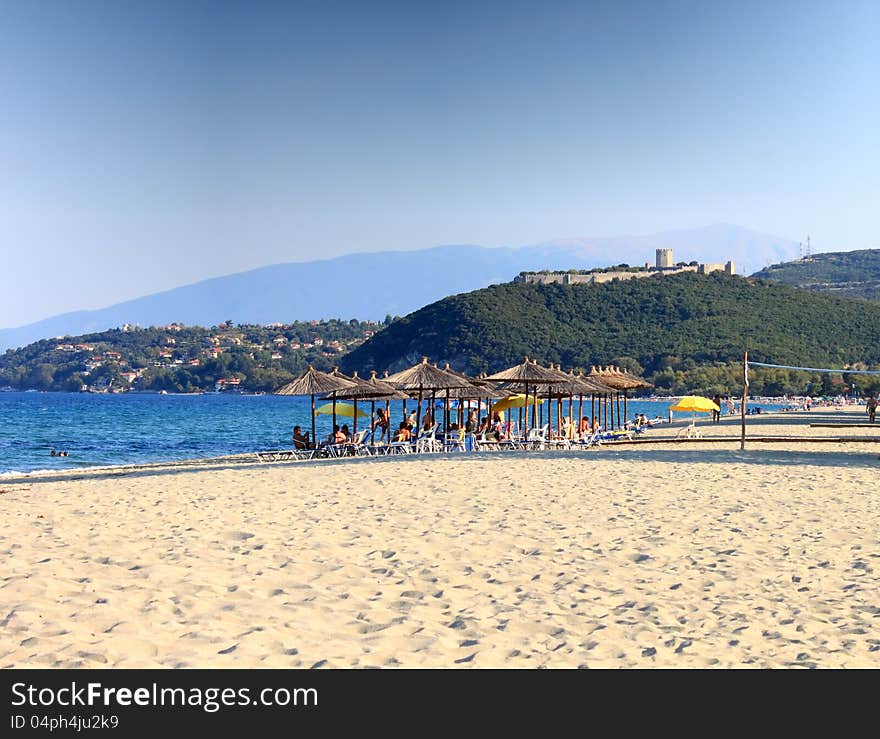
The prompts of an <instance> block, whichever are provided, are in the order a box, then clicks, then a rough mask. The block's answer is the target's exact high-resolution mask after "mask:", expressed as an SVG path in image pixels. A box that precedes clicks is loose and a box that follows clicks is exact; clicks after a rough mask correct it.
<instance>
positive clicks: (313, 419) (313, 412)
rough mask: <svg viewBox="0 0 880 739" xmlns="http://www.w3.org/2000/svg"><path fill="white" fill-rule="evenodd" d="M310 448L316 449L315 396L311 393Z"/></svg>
mask: <svg viewBox="0 0 880 739" xmlns="http://www.w3.org/2000/svg"><path fill="white" fill-rule="evenodd" d="M312 448H313V449H317V448H318V440H317V439H316V438H315V394H314V393H312Z"/></svg>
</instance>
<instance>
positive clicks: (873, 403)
mask: <svg viewBox="0 0 880 739" xmlns="http://www.w3.org/2000/svg"><path fill="white" fill-rule="evenodd" d="M865 412H866V413H867V414H868V423H874V419H875V418H876V417H877V398H875V397H874V396H873V395H869V396H868V402H867V407H866V408H865Z"/></svg>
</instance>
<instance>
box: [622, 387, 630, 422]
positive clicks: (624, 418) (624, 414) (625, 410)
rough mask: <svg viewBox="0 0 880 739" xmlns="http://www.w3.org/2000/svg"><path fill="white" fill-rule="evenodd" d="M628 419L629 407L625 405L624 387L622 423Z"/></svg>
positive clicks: (624, 394) (624, 393)
mask: <svg viewBox="0 0 880 739" xmlns="http://www.w3.org/2000/svg"><path fill="white" fill-rule="evenodd" d="M628 420H629V409H628V408H627V407H626V389H624V391H623V421H624V423H626V421H628Z"/></svg>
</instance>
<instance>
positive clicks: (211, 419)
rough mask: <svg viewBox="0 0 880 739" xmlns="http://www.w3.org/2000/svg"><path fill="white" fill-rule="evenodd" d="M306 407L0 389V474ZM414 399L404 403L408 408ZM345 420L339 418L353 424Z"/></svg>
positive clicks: (220, 396) (261, 436)
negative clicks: (5, 390)
mask: <svg viewBox="0 0 880 739" xmlns="http://www.w3.org/2000/svg"><path fill="white" fill-rule="evenodd" d="M322 402H323V401H318V405H320V404H322ZM669 404H670V401H669V400H660V401H648V400H630V401H629V404H628V408H629V415H630V417H632V416H633V415H635V414H637V413H644V414H645V415H646V416H647V417H648V418H654V417H656V416H662V417H663V418H666V417H667V415H668V413H667V409H668V407H669ZM310 405H311V402H310V400H309V398H308V397H289V396H277V395H237V394H227V393H206V394H203V395H174V394H168V395H159V394H153V393H120V394H94V393H43V392H0V476H7V477H8V476H11V475H15V474H19V473H25V472H34V471H41V470H67V469H79V468H85V467H98V466H106V465H127V464H138V463H148V462H172V461H177V460H182V459H200V458H206V457H218V456H224V455H231V454H241V453H247V452H256V451H259V450H265V449H279V448H290V446H291V436H292V432H293V427H294V426H295V425H300V426H302V428H303V430H304V431H306V430H309V429H310V428H311V415H310ZM415 405H416V403H415V401H409V402H408V409H410V410H412V409H414V408H415ZM484 407H485V406H484ZM545 407H546V404H545ZM565 408H566V409H567V404H566V406H565ZM358 409H359V411H366V417H365V418H363V419H360V420H359V422H358V423H359V424H364V423H368V422H369V414H370V403H369V402H361V403H359V404H358ZM768 410H769V408H768ZM402 412H403V408H402V403H401V402H399V401H396V402H393V403H392V404H391V421H392V425H393V426H395V427H396V425H397V423H399V421H400V419H401V418H402ZM574 412H575V414H577V401H575V408H574ZM512 413H513V414H514V416H513V417H515V416H516V414H517V411H512ZM584 414H585V415H589V401H586V402H585V404H584ZM439 417H440V415H439V413H438V418H439ZM351 420H352V419H351V418H343V419H341V420H339V421H338V423H340V424H341V423H349V427H351ZM330 427H331V419H330V417H329V416H319V417H318V421H317V435H318V437H319V438H324V437H326V436H327V435H328V434H329V433H330V430H331V429H330ZM361 427H363V426H361ZM53 450H54V451H55V452H59V451H64V452H67V456H52V451H53Z"/></svg>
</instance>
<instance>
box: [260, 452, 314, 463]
mask: <svg viewBox="0 0 880 739" xmlns="http://www.w3.org/2000/svg"><path fill="white" fill-rule="evenodd" d="M314 456H315V450H314V449H267V450H265V451H262V452H257V458H258V459H259V460H260V461H261V462H289V461H291V460H293V461H295V462H297V461H300V460H306V459H312V457H314Z"/></svg>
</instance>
